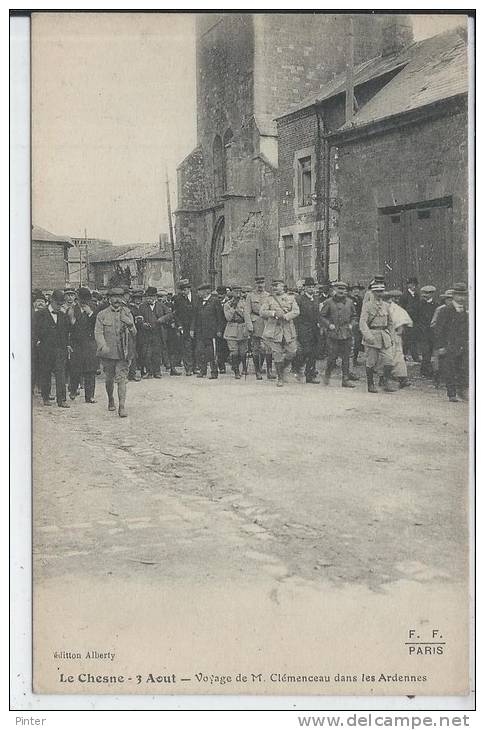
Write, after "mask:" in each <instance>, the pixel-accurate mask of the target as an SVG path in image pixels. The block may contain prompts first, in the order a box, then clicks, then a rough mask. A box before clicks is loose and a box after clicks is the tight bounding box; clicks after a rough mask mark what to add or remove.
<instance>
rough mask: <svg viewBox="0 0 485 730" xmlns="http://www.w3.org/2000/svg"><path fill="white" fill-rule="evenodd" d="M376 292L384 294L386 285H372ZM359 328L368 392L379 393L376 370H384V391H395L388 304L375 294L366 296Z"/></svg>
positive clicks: (390, 320) (390, 321)
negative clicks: (375, 383) (363, 351)
mask: <svg viewBox="0 0 485 730" xmlns="http://www.w3.org/2000/svg"><path fill="white" fill-rule="evenodd" d="M374 291H377V292H379V291H380V292H384V284H381V283H375V284H372V285H371V292H374ZM359 326H360V331H361V332H362V337H363V342H364V347H365V358H366V373H367V390H368V391H369V393H377V389H376V387H375V385H374V373H375V371H376V369H379V370H381V369H382V372H383V378H384V389H385V390H387V391H392V390H394V388H393V387H392V385H391V383H390V379H391V374H392V367H393V355H394V350H393V344H392V338H391V330H392V319H391V314H390V312H389V305H388V303H387V302H384V301H382V299H378V298H377V297H375V296H373V294H370V296H367V295H366V297H365V299H364V303H363V305H362V313H361V315H360V322H359Z"/></svg>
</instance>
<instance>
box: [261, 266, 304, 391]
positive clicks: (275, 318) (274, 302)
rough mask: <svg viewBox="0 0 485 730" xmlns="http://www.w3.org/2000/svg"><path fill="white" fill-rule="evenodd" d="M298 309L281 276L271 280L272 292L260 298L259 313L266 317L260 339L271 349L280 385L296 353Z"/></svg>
mask: <svg viewBox="0 0 485 730" xmlns="http://www.w3.org/2000/svg"><path fill="white" fill-rule="evenodd" d="M299 314H300V309H299V307H298V304H297V302H296V299H295V297H294V296H293V295H292V294H286V293H285V284H284V281H283V279H274V280H273V293H272V294H269V295H268V296H267V297H266V298H265V299H264V300H263V302H262V304H261V308H260V316H261V317H262V318H263V319H264V320H265V325H264V330H263V340H264V344H265V346H266V347H268V348H269V349H270V350H271V353H272V355H273V361H274V363H275V366H276V373H277V383H276V385H277V386H278V387H281V386H282V385H283V382H284V378H285V377H286V376H287V374H288V370H289V366H290V365H291V362H292V360H293V359H294V357H295V355H296V349H297V339H296V329H295V324H294V321H293V320H294V319H296V317H298V315H299Z"/></svg>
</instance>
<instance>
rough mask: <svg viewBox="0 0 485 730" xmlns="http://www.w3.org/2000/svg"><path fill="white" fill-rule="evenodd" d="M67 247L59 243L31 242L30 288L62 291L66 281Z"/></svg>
mask: <svg viewBox="0 0 485 730" xmlns="http://www.w3.org/2000/svg"><path fill="white" fill-rule="evenodd" d="M66 258H67V247H65V246H63V245H62V244H59V243H49V242H44V241H32V287H33V288H34V289H46V290H49V289H64V287H65V285H66V280H67V268H66Z"/></svg>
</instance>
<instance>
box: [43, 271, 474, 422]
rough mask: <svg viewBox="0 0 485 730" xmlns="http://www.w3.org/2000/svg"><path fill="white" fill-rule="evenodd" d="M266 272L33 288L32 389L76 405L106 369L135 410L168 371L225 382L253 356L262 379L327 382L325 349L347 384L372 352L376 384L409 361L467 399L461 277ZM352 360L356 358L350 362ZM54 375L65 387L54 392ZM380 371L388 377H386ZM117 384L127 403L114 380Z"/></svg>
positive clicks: (329, 365) (396, 380) (395, 382)
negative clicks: (430, 279)
mask: <svg viewBox="0 0 485 730" xmlns="http://www.w3.org/2000/svg"><path fill="white" fill-rule="evenodd" d="M270 288H271V291H268V289H269V287H267V285H266V281H265V278H264V277H263V276H257V277H256V278H255V282H254V286H253V287H247V286H242V285H239V284H233V285H232V286H231V287H218V288H217V289H216V290H213V287H212V286H211V285H210V284H201V285H199V286H198V287H197V290H196V291H195V290H194V289H193V288H192V287H191V284H190V281H189V280H188V279H182V280H181V281H179V283H178V291H177V293H176V294H175V295H173V296H170V295H168V294H167V293H166V292H158V291H157V289H156V288H154V287H150V286H149V287H148V288H147V289H146V290H145V291H132V290H130V289H128V288H126V287H114V288H112V289H110V290H109V291H108V292H107V293H106V294H105V295H101V294H99V293H98V292H93V291H91V290H90V289H88V288H87V287H80V288H79V289H78V290H77V291H75V290H73V289H65V290H55V291H53V292H52V293H51V294H50V296H46V295H45V294H44V293H43V292H41V291H36V292H34V293H33V321H32V355H33V368H32V373H33V389H35V388H36V387H38V388H39V389H40V393H41V396H42V400H43V403H44V405H50V404H51V401H53V400H56V401H57V405H58V406H59V407H61V408H68V407H69V403H68V402H67V394H69V399H70V400H75V399H76V397H77V396H79V395H80V389H81V386H82V387H83V389H84V398H85V401H86V403H94V402H95V399H94V395H95V385H96V375H97V374H99V373H100V372H101V370H102V371H103V372H104V376H105V388H106V393H107V398H108V410H110V411H115V410H118V414H119V416H120V417H122V418H124V417H126V415H127V410H126V384H127V381H128V380H131V381H133V382H138V381H140V380H141V379H142V378H143V379H145V378H146V379H148V378H156V379H159V378H161V377H162V374H161V370H162V364H163V365H164V366H165V368H166V370H167V371H168V372H169V373H170V376H179V375H181V374H182V372H181V371H180V370H179V369H178V368H180V367H182V366H183V371H184V372H185V375H186V376H192V375H195V376H196V377H197V378H204V377H208V378H209V379H212V380H215V379H217V378H218V377H219V375H220V374H221V373H225V372H226V366H227V363H228V362H229V363H230V366H231V369H232V371H233V373H234V377H235V378H236V379H238V380H240V379H241V377H242V376H243V375H244V376H247V374H248V362H249V360H250V359H252V362H253V366H254V374H255V377H256V379H257V380H262V379H263V374H266V378H267V379H268V380H275V381H276V385H277V387H282V386H283V385H284V383H285V382H288V381H289V379H290V378H292V377H294V379H295V380H296V381H297V382H299V383H302V384H306V383H307V384H318V383H320V382H321V381H320V379H319V373H318V371H317V361H318V360H322V359H325V369H324V373H323V384H324V385H326V386H328V385H329V384H330V379H331V375H332V372H333V371H334V369H335V368H336V365H337V360H339V359H340V361H341V373H342V377H341V385H342V387H344V388H354V387H355V381H358V380H359V378H358V376H357V375H356V374H355V372H353V368H355V366H356V365H357V362H358V357H359V352H361V350H362V349H363V350H364V352H365V368H366V378H367V390H368V392H370V393H377V392H378V388H377V385H380V386H381V387H382V388H383V390H384V391H387V392H392V391H394V390H395V389H396V387H401V388H404V387H407V386H408V385H410V381H409V379H408V373H407V362H408V361H409V360H410V359H414V360H416V361H419V362H420V363H421V374H422V375H423V377H430V378H433V380H434V382H435V385H436V386H437V387H438V386H439V385H440V382H441V381H443V380H444V381H445V383H446V388H447V394H448V398H449V400H450V401H452V402H457V401H458V396H460V397H461V398H466V388H467V385H468V371H467V367H468V311H467V304H468V291H467V286H466V285H465V284H461V283H458V284H455V285H454V286H453V288H452V289H450V290H448V291H446V292H445V293H444V294H443V295H442V296H441V300H442V302H441V304H439V303H438V301H437V300H436V289H435V287H433V286H431V285H428V286H424V287H421V289H419V290H418V283H417V281H416V280H415V279H413V278H410V279H409V280H408V282H407V289H406V291H405V292H404V293H403V292H401V291H398V290H390V291H389V290H387V291H386V288H385V284H384V279H383V277H381V276H376V277H375V278H374V279H373V280H372V281H371V283H370V284H369V286H368V287H367V288H365V287H364V286H363V285H362V284H356V285H354V286H352V287H349V286H348V285H347V284H346V283H345V282H342V281H339V282H335V283H334V284H332V285H327V286H322V285H317V284H316V283H315V281H314V279H312V278H311V277H307V278H305V279H304V280H302V281H301V282H299V286H298V287H297V289H296V290H288V287H287V286H286V285H285V282H284V280H283V279H281V278H275V279H273V280H272V282H271V287H270ZM351 363H352V366H353V367H351ZM52 374H54V375H55V383H56V396H55V398H54V396H52V395H51V380H52ZM376 377H377V378H378V381H377V385H376V382H375V380H376ZM115 385H116V386H117V397H118V407H116V404H115V392H114V387H115Z"/></svg>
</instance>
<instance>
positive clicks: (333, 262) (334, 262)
mask: <svg viewBox="0 0 485 730" xmlns="http://www.w3.org/2000/svg"><path fill="white" fill-rule="evenodd" d="M338 259H339V244H338V243H331V244H330V246H329V259H328V278H329V280H330V281H337V280H338V279H339V265H338V263H339V262H338Z"/></svg>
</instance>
